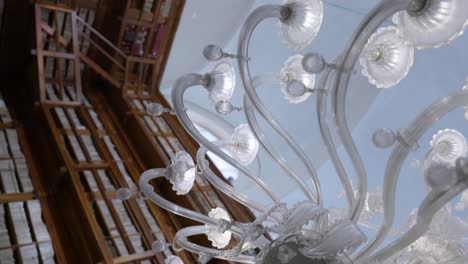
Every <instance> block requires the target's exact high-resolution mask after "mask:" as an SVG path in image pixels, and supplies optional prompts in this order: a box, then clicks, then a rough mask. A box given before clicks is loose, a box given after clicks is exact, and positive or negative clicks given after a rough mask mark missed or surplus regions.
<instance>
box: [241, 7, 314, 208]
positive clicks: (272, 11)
mask: <svg viewBox="0 0 468 264" xmlns="http://www.w3.org/2000/svg"><path fill="white" fill-rule="evenodd" d="M288 10H289V7H287V6H278V5H265V6H261V7H259V8H257V9H255V10H254V11H253V12H252V13H251V14H250V15H249V17H248V18H247V20H246V21H245V23H244V25H243V27H242V29H241V32H240V35H239V43H238V52H237V54H239V56H241V57H243V58H249V52H248V49H249V43H250V38H251V36H252V33H253V31H254V30H255V28H256V26H257V25H258V24H259V23H260V22H261V21H263V20H265V19H267V18H272V17H275V18H278V19H280V21H281V20H282V19H287V17H284V16H285V15H287V13H288V12H287V11H288ZM238 64H239V71H240V77H241V79H242V83H243V86H244V89H245V93H246V95H247V96H248V97H249V99H250V101H252V103H253V105H254V106H255V108H256V109H257V111H258V112H259V113H260V115H262V117H263V118H264V119H265V120H266V121H267V122H268V123H269V125H270V126H271V127H272V128H273V129H274V130H275V131H276V132H277V133H278V134H279V135H280V136H281V137H282V138H283V139H284V140H285V141H286V142H287V143H288V144H289V146H291V148H292V149H293V151H294V152H295V153H296V155H297V156H298V157H299V159H300V160H301V161H302V162H303V163H304V164H305V166H306V168H307V170H308V171H309V173H310V175H311V177H312V182H313V184H314V189H315V195H316V201H317V203H318V205H319V206H321V207H322V206H323V199H322V191H321V187H320V180H319V178H318V176H317V172H316V171H315V168H314V166H313V165H312V163H311V162H310V160H309V159H308V157H307V155H306V154H305V152H304V150H302V148H301V147H300V146H299V144H297V142H296V141H295V140H294V139H293V138H292V137H291V136H290V135H289V134H288V133H287V132H286V131H285V130H284V129H283V128H282V127H281V125H280V124H278V123H277V122H276V120H275V119H274V118H273V116H272V115H271V114H270V113H269V112H268V110H267V109H266V107H265V106H264V104H263V103H262V101H261V99H260V97H259V96H258V94H257V93H256V92H255V87H254V85H253V83H252V78H251V75H250V70H249V61H247V60H244V59H238Z"/></svg>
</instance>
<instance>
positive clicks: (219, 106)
mask: <svg viewBox="0 0 468 264" xmlns="http://www.w3.org/2000/svg"><path fill="white" fill-rule="evenodd" d="M215 109H216V113H218V114H220V115H228V114H230V113H232V112H233V111H235V110H236V108H235V107H234V106H233V105H232V103H231V102H230V101H219V102H217V103H216V104H215Z"/></svg>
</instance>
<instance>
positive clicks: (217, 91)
mask: <svg viewBox="0 0 468 264" xmlns="http://www.w3.org/2000/svg"><path fill="white" fill-rule="evenodd" d="M209 77H210V81H209V83H208V86H207V87H206V88H207V89H208V92H209V97H210V99H211V101H213V103H217V102H220V101H228V100H229V99H230V98H231V97H232V94H233V93H234V88H235V86H236V75H235V71H234V67H233V66H232V65H231V64H230V63H228V62H225V61H222V62H220V63H218V64H216V66H215V67H214V69H213V71H211V73H210V74H209Z"/></svg>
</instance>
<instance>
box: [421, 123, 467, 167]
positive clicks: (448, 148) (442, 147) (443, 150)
mask: <svg viewBox="0 0 468 264" xmlns="http://www.w3.org/2000/svg"><path fill="white" fill-rule="evenodd" d="M466 144H467V143H466V138H465V136H463V134H462V133H460V132H458V131H457V130H455V129H444V130H440V131H438V132H437V133H436V134H435V135H433V136H432V140H431V141H430V145H431V147H432V148H433V151H434V155H433V160H434V161H436V162H441V163H447V164H450V165H451V166H454V165H455V162H456V161H457V159H459V158H462V157H465V156H466V154H467V151H468V148H467V145H466Z"/></svg>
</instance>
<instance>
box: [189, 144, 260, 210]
mask: <svg viewBox="0 0 468 264" xmlns="http://www.w3.org/2000/svg"><path fill="white" fill-rule="evenodd" d="M207 151H208V150H207V149H206V148H205V147H200V148H199V149H198V151H197V164H198V166H199V168H200V169H201V172H202V174H203V176H204V177H205V179H206V180H207V181H208V182H210V183H211V184H212V185H213V186H214V187H215V188H216V189H218V190H220V191H221V192H222V193H224V194H226V195H227V196H229V197H230V198H232V199H233V200H235V201H237V202H239V203H240V204H242V205H244V206H246V207H248V208H251V209H255V210H257V211H259V212H261V213H266V212H267V211H268V209H267V208H265V207H264V206H263V205H261V204H259V203H257V202H255V201H253V200H251V199H249V197H247V196H246V195H244V194H242V193H240V192H238V191H237V190H236V189H235V188H234V187H232V186H231V185H229V184H227V183H226V182H224V181H223V180H221V179H220V178H219V176H218V175H216V174H215V173H214V172H213V171H212V170H211V168H210V166H208V164H207V161H206V159H205V156H206V153H207Z"/></svg>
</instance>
